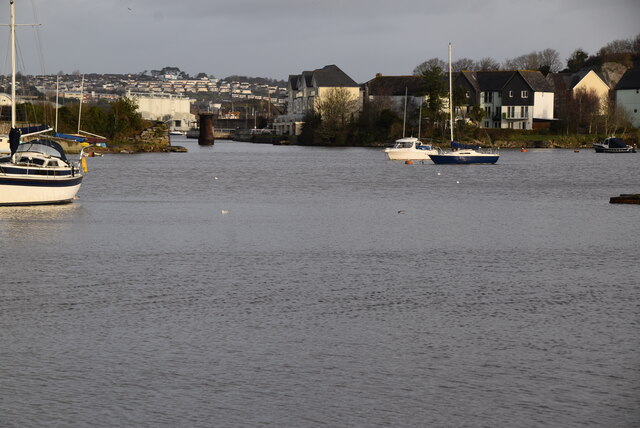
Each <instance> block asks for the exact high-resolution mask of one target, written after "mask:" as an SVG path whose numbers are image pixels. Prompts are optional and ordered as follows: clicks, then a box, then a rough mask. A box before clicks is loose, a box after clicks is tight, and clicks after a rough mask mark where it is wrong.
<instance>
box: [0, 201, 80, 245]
mask: <svg viewBox="0 0 640 428" xmlns="http://www.w3.org/2000/svg"><path fill="white" fill-rule="evenodd" d="M82 214H83V207H82V205H81V204H80V203H78V202H75V203H70V204H62V205H40V206H31V207H29V206H19V207H0V229H2V230H3V235H4V234H5V233H6V235H7V237H8V238H9V239H11V240H12V241H13V240H16V241H20V240H25V239H33V240H38V239H46V240H49V239H50V240H52V241H55V240H60V239H68V238H69V237H68V236H65V235H68V234H71V233H72V232H73V227H74V223H76V222H77V221H78V219H79V218H80V217H81V216H82Z"/></svg>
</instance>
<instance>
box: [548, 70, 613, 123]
mask: <svg viewBox="0 0 640 428" xmlns="http://www.w3.org/2000/svg"><path fill="white" fill-rule="evenodd" d="M547 81H548V82H549V83H550V84H551V85H552V86H553V88H554V92H555V98H554V111H555V112H556V114H559V115H562V113H563V112H565V110H566V109H567V108H568V105H569V100H570V99H571V98H575V96H576V95H577V94H579V93H580V92H581V91H584V92H588V93H594V94H595V95H596V96H597V97H598V99H599V100H600V110H601V112H602V113H604V111H605V110H606V107H607V103H606V101H607V99H608V98H609V92H610V90H611V88H610V87H609V85H608V84H607V82H606V81H605V79H604V77H603V76H602V75H601V74H599V73H598V72H596V71H595V70H594V69H592V68H586V69H583V70H580V71H578V72H577V73H549V74H548V75H547Z"/></svg>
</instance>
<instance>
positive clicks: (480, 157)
mask: <svg viewBox="0 0 640 428" xmlns="http://www.w3.org/2000/svg"><path fill="white" fill-rule="evenodd" d="M452 76H453V73H452V67H451V43H449V129H450V131H451V151H450V152H445V151H440V152H439V153H437V154H433V155H431V156H430V157H431V160H432V161H433V163H435V164H439V165H470V164H487V163H488V164H492V163H496V162H498V159H499V158H500V155H499V154H498V152H497V151H494V150H483V149H481V148H480V147H479V146H472V145H467V144H462V143H458V142H456V141H454V139H453V126H454V121H453V87H452V86H453V80H452Z"/></svg>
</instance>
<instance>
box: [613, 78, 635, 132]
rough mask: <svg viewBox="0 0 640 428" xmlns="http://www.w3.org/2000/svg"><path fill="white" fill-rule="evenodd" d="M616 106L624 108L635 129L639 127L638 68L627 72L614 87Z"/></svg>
mask: <svg viewBox="0 0 640 428" xmlns="http://www.w3.org/2000/svg"><path fill="white" fill-rule="evenodd" d="M615 93H616V105H617V106H619V107H622V108H624V109H625V110H626V111H627V113H628V114H629V116H630V118H631V123H632V124H633V126H635V127H636V128H638V127H640V68H631V69H629V70H627V72H626V73H624V75H623V76H622V78H621V79H620V81H619V82H618V84H617V85H616V87H615Z"/></svg>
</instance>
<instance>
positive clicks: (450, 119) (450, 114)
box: [449, 43, 453, 142]
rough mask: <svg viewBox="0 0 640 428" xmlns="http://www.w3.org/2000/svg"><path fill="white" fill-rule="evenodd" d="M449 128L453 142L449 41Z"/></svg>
mask: <svg viewBox="0 0 640 428" xmlns="http://www.w3.org/2000/svg"><path fill="white" fill-rule="evenodd" d="M449 128H450V132H451V142H453V78H452V74H451V43H449Z"/></svg>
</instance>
